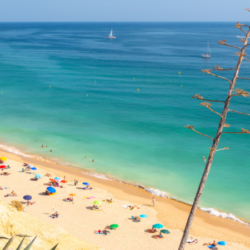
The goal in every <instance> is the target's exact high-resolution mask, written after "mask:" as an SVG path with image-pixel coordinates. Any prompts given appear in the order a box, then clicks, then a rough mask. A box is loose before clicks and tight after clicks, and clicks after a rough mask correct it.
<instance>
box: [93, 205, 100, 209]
mask: <svg viewBox="0 0 250 250" xmlns="http://www.w3.org/2000/svg"><path fill="white" fill-rule="evenodd" d="M92 209H93V210H99V209H100V207H98V206H96V205H93V207H92Z"/></svg>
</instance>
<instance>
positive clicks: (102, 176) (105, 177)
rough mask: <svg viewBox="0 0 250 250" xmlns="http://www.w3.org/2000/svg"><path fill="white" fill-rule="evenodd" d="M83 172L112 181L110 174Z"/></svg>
mask: <svg viewBox="0 0 250 250" xmlns="http://www.w3.org/2000/svg"><path fill="white" fill-rule="evenodd" d="M82 173H83V174H86V175H90V176H94V177H96V178H99V179H103V180H109V181H112V179H111V178H109V177H108V176H106V175H104V174H98V173H92V172H82Z"/></svg>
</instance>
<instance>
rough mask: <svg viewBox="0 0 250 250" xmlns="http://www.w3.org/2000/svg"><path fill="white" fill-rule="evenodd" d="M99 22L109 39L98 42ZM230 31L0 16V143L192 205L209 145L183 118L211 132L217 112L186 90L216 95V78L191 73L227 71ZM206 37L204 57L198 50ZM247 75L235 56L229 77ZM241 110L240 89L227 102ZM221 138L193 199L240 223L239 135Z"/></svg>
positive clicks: (245, 101)
mask: <svg viewBox="0 0 250 250" xmlns="http://www.w3.org/2000/svg"><path fill="white" fill-rule="evenodd" d="M111 28H113V30H114V35H115V36H116V37H117V39H114V40H109V39H105V37H106V36H107V35H108V34H109V32H110V29H111ZM241 35H242V34H241V33H240V31H238V30H237V29H236V28H234V24H233V23H53V24H52V23H33V24H32V23H2V24H1V25H0V92H3V93H2V94H1V95H0V105H1V109H0V115H1V123H0V137H1V141H2V143H6V144H8V145H12V146H15V147H17V148H19V149H21V150H23V151H24V152H27V153H29V154H36V155H42V156H44V157H46V158H50V159H56V160H57V161H61V162H67V163H70V164H74V165H77V166H80V167H83V168H87V169H92V170H96V171H97V172H100V173H104V174H106V173H108V174H111V175H113V176H115V177H118V178H121V179H123V180H128V181H132V182H135V183H140V184H142V185H145V186H151V187H154V188H156V189H159V190H162V191H167V192H169V193H170V194H171V195H172V196H173V197H176V198H178V199H180V200H183V201H185V202H192V200H193V198H194V195H195V193H196V189H197V186H198V184H199V180H200V177H201V175H202V171H203V169H204V165H205V164H204V162H203V159H202V156H206V157H207V156H208V153H209V147H210V146H211V143H212V141H211V140H210V139H208V138H205V137H203V136H200V135H198V134H195V133H193V132H192V131H190V130H188V129H186V128H184V125H187V124H190V125H194V127H195V128H196V129H197V130H199V131H201V132H204V133H206V134H209V135H211V136H214V134H215V133H216V129H217V126H218V121H219V116H217V115H216V114H214V113H211V112H210V111H209V110H207V109H206V108H204V107H202V106H200V105H199V103H200V102H199V101H198V100H194V99H192V98H191V96H192V95H194V94H201V95H202V96H204V97H206V98H209V99H220V100H221V99H223V98H225V96H226V94H227V90H228V82H226V81H223V80H220V79H217V78H213V77H211V76H209V75H206V74H204V73H202V72H201V71H200V70H201V69H206V68H210V69H211V68H212V67H213V66H214V65H217V64H219V65H220V66H221V67H223V68H227V67H229V68H231V67H235V65H236V60H237V56H236V55H234V54H233V53H234V52H235V50H234V49H231V48H228V47H223V46H220V45H219V44H217V41H219V40H222V39H227V42H228V43H231V44H239V43H238V39H239V38H237V36H241ZM207 42H209V43H210V47H211V51H212V58H211V59H208V60H207V59H202V58H201V57H200V55H201V54H202V53H205V52H206V46H207ZM178 72H181V74H179V73H178ZM249 72H250V71H249V64H247V63H244V64H243V65H242V68H241V73H240V75H242V76H245V77H250V75H249V74H250V73H249ZM220 73H221V72H220ZM222 75H223V76H228V77H231V76H232V72H222ZM238 87H239V88H243V89H246V90H248V89H249V83H248V82H247V81H242V80H241V81H239V83H238ZM249 106H250V101H249V98H243V97H236V98H235V99H234V100H233V101H232V104H231V108H232V109H236V110H239V111H241V112H248V113H249ZM213 107H214V109H216V110H217V111H221V108H222V105H221V104H213ZM227 123H229V124H230V125H231V128H230V129H227V130H228V131H238V130H240V129H241V128H246V129H250V119H249V117H247V116H241V115H238V114H229V116H228V119H227ZM42 144H44V145H48V148H41V145H42ZM225 146H228V147H229V148H230V150H229V151H220V152H218V153H216V157H215V160H214V163H213V166H212V169H211V172H210V175H209V179H208V181H207V184H206V187H205V190H204V193H203V196H202V199H201V203H200V205H201V206H202V207H209V208H211V207H212V208H216V209H219V210H222V211H225V212H230V213H233V214H235V215H237V216H239V217H241V218H244V219H246V220H250V214H249V209H250V199H249V198H250V196H249V193H250V184H249V174H250V168H249V160H250V154H249V146H250V137H249V135H223V137H222V140H221V142H220V148H222V147H225ZM50 149H53V153H50V152H49V150H50ZM85 156H87V159H86V158H85ZM92 159H95V162H94V163H93V162H92Z"/></svg>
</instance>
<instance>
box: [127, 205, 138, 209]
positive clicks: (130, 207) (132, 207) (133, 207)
mask: <svg viewBox="0 0 250 250" xmlns="http://www.w3.org/2000/svg"><path fill="white" fill-rule="evenodd" d="M128 208H129V209H130V210H133V209H136V208H137V209H140V208H139V207H138V206H136V205H134V206H128Z"/></svg>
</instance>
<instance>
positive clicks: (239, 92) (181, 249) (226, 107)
mask: <svg viewBox="0 0 250 250" xmlns="http://www.w3.org/2000/svg"><path fill="white" fill-rule="evenodd" d="M246 10H247V11H250V9H249V8H248V9H246ZM235 27H236V28H238V29H240V30H241V31H243V32H244V34H245V38H244V39H242V40H240V41H241V42H242V43H244V44H243V46H242V48H239V47H236V46H232V45H229V44H226V40H221V41H219V42H218V43H219V44H221V45H224V46H229V47H232V48H237V49H239V50H240V53H238V52H237V53H235V54H236V55H238V57H239V59H238V62H237V65H236V67H235V68H234V69H233V70H234V71H235V72H234V76H233V79H232V80H229V79H227V78H225V77H221V76H218V75H215V74H213V73H212V70H210V69H205V70H202V72H204V73H207V74H209V75H212V76H215V77H218V78H221V79H224V80H227V81H228V82H229V83H230V85H229V90H228V95H227V98H226V100H225V101H211V102H223V103H224V109H223V112H222V114H219V113H217V112H215V111H214V110H212V109H211V104H210V103H207V102H203V103H201V105H203V106H204V107H206V108H208V109H209V110H211V111H212V112H214V113H217V114H219V115H220V117H221V119H220V123H219V125H218V129H217V133H216V135H215V137H214V138H212V137H210V136H208V135H206V134H203V133H201V132H198V131H196V130H195V129H194V127H193V126H191V125H186V126H185V127H186V128H188V129H190V130H192V131H194V132H196V133H198V134H201V135H203V136H206V137H208V138H210V139H212V140H213V144H212V147H211V148H210V153H209V157H208V159H207V160H206V158H205V157H204V156H203V160H204V162H205V163H206V166H205V169H204V172H203V175H202V178H201V181H200V185H199V187H198V190H197V193H196V196H195V199H194V202H193V205H192V208H191V211H190V214H189V217H188V220H187V223H186V226H185V229H184V232H183V236H182V239H181V242H180V245H179V248H178V250H184V246H185V244H186V241H187V238H188V235H189V231H190V229H191V225H192V222H193V219H194V215H195V212H196V210H197V208H198V204H199V201H200V198H201V195H202V192H203V189H204V186H205V184H206V181H207V177H208V174H209V171H210V168H211V166H212V162H213V159H214V156H215V152H216V151H220V150H228V149H229V148H228V147H225V148H222V149H217V147H218V145H219V141H220V138H221V135H222V134H224V133H231V134H250V131H249V130H247V129H241V131H240V132H223V128H224V127H226V128H228V127H230V125H229V124H226V123H225V122H226V117H227V113H228V112H235V113H239V114H243V115H249V116H250V114H246V113H243V112H239V111H234V110H230V109H229V104H230V101H231V98H232V97H234V96H240V95H241V96H243V97H248V96H249V92H247V91H245V90H242V89H235V86H236V81H237V79H245V80H250V79H249V78H243V77H238V74H239V69H240V66H241V63H242V61H243V60H247V61H250V60H249V59H247V58H244V56H246V55H247V54H246V53H245V49H246V47H247V46H249V45H250V44H248V39H249V35H250V26H248V25H243V24H240V23H237V24H236V25H235ZM245 28H247V31H245V30H244V29H245ZM214 70H219V71H223V68H221V67H220V66H219V65H216V66H215V68H214ZM230 70H232V69H230ZM233 92H236V93H237V94H235V95H233ZM193 98H194V99H198V100H204V101H205V99H204V98H203V97H202V96H200V95H199V94H196V95H194V96H193ZM206 101H207V100H206Z"/></svg>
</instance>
